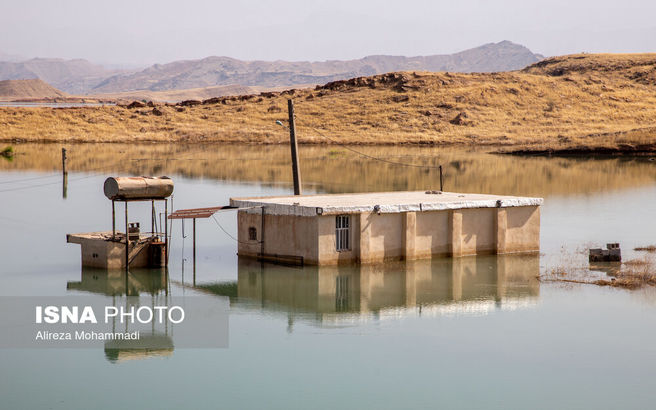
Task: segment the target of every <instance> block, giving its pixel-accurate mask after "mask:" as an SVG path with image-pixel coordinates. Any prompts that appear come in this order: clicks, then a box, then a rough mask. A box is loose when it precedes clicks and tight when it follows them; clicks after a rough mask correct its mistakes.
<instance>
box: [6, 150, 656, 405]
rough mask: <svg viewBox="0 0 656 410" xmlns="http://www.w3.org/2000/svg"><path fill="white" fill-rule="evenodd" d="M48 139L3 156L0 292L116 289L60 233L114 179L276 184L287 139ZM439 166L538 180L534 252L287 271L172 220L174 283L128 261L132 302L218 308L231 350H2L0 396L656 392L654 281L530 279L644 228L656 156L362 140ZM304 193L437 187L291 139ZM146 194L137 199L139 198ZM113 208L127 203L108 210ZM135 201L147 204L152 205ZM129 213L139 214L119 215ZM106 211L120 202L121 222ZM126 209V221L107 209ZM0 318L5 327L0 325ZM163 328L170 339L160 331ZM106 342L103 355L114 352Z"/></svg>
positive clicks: (92, 218) (241, 188)
mask: <svg viewBox="0 0 656 410" xmlns="http://www.w3.org/2000/svg"><path fill="white" fill-rule="evenodd" d="M60 148H61V147H60V146H52V145H42V146H40V145H19V146H17V147H16V151H17V155H16V157H15V158H14V160H13V161H11V162H9V161H6V160H2V159H0V232H2V235H0V249H1V250H0V259H1V263H0V295H23V296H36V295H54V296H65V295H66V296H71V297H73V296H75V295H81V294H84V295H95V296H94V297H98V298H109V296H110V295H115V296H116V297H119V298H120V297H122V295H123V294H124V293H125V277H124V276H122V275H121V274H118V275H114V276H107V275H105V276H103V275H98V273H97V272H95V271H88V270H83V269H81V267H80V260H79V259H80V254H79V253H80V250H79V247H78V246H77V245H73V244H66V240H65V235H66V234H67V233H72V232H89V231H97V230H107V229H111V203H110V202H109V201H108V200H107V199H106V198H105V197H104V196H103V195H102V183H103V181H104V179H105V178H106V177H107V176H109V175H117V174H122V175H124V174H133V175H144V174H146V175H148V174H155V175H160V174H167V175H169V176H171V177H173V178H174V181H175V193H174V199H173V208H175V209H180V208H190V207H202V206H213V205H222V204H227V202H228V199H229V198H230V197H233V196H252V195H274V194H288V193H289V192H290V189H291V187H290V180H291V172H290V170H289V166H288V157H287V155H288V152H287V150H288V149H287V147H256V146H247V147H234V146H227V147H226V146H207V147H181V146H160V145H153V146H150V145H143V146H139V145H133V146H122V145H110V146H99V145H95V146H72V147H68V148H69V158H70V160H69V169H70V171H69V175H68V187H67V192H66V196H67V198H66V199H64V198H62V184H61V175H60V174H59V168H58V167H59V166H60V161H61V158H60V156H59V155H60ZM358 149H359V150H362V151H365V152H367V153H368V154H371V155H375V156H380V157H385V158H387V159H390V160H394V161H401V162H412V163H416V164H424V165H436V164H440V163H441V164H445V171H446V179H445V182H446V187H445V189H446V190H453V191H462V192H486V193H497V194H519V195H536V196H543V197H544V198H545V203H544V205H543V207H542V230H541V246H542V254H541V255H539V256H503V257H501V256H500V257H490V256H487V257H469V258H462V259H460V260H451V259H438V260H434V261H417V262H413V263H407V264H406V263H389V264H385V265H380V266H374V267H343V268H322V269H317V268H304V269H298V268H289V267H280V266H273V265H265V266H261V265H260V264H253V263H252V262H248V261H244V260H239V259H238V258H237V256H236V249H237V247H236V243H235V242H234V240H232V239H231V238H230V237H229V236H228V235H227V234H226V233H224V232H223V231H222V230H221V229H220V228H219V226H218V224H220V225H221V227H222V228H223V229H225V230H226V231H227V232H228V233H231V234H233V235H234V233H235V232H236V218H235V215H234V214H231V213H224V214H219V215H217V222H218V224H217V223H215V221H213V220H211V219H209V220H203V221H200V220H199V222H198V226H197V228H198V233H197V235H198V243H199V246H198V257H199V259H198V266H197V270H196V274H195V275H194V274H193V272H192V270H191V252H190V250H191V238H190V229H189V226H187V227H185V231H184V234H185V235H187V237H186V238H183V232H182V227H181V225H180V223H179V222H178V221H176V222H175V223H174V224H173V227H172V228H173V230H172V241H173V242H172V251H171V260H170V266H169V280H168V282H167V281H166V279H165V278H164V281H162V280H161V276H157V275H159V274H156V273H152V272H135V273H134V274H132V275H131V277H130V278H129V279H130V281H129V285H128V287H129V291H130V293H131V294H135V293H139V294H140V298H141V299H142V300H143V301H144V303H149V301H150V299H151V298H152V297H153V295H161V294H162V293H165V292H166V291H167V290H168V292H169V294H171V295H175V296H185V297H187V296H188V297H195V295H203V297H210V298H217V299H219V300H221V301H225V302H227V303H229V304H230V347H229V348H227V349H182V348H175V349H174V350H172V351H166V352H153V354H150V355H147V354H134V353H133V352H132V353H130V352H118V353H117V354H113V355H110V354H108V353H107V352H104V351H103V350H102V349H40V350H39V349H0V369H2V371H0V408H2V409H5V408H7V409H37V408H48V409H50V408H53V409H109V408H158V409H177V408H190V409H204V408H207V409H210V408H211V409H215V408H230V409H234V408H238V409H242V408H244V409H259V408H279V409H289V408H302V409H305V408H327V409H328V408H330V409H333V408H354V409H355V408H357V409H362V408H383V409H388V408H389V409H398V408H431V409H432V408H449V409H526V408H537V409H553V408H563V409H617V408H623V409H646V408H652V407H653V403H654V400H655V399H656V393H654V391H655V388H656V379H654V376H653V375H654V368H655V366H656V343H654V341H655V340H656V327H655V326H654V323H655V319H656V293H655V292H653V291H650V290H640V291H625V290H616V289H606V288H599V287H594V286H564V285H561V284H550V283H540V282H538V281H537V280H536V279H535V277H536V276H537V275H538V274H540V273H544V272H546V271H548V270H549V269H550V267H553V266H554V265H556V264H558V263H560V261H561V260H562V258H563V254H564V253H567V254H568V255H569V256H567V258H570V259H571V260H573V261H575V263H584V262H585V255H582V254H580V253H577V250H578V249H584V248H587V247H589V246H590V245H591V244H596V245H601V244H605V243H606V242H611V241H612V242H620V243H621V245H622V248H623V253H624V257H625V259H630V258H636V257H640V255H639V254H637V253H635V252H633V251H631V249H632V248H633V247H635V246H639V245H647V244H654V243H656V234H655V233H654V232H656V218H654V211H655V210H656V208H655V207H654V203H655V200H656V169H654V168H655V167H654V165H655V164H656V162H653V161H649V158H633V159H604V158H598V159H591V160H577V159H559V158H509V157H500V156H496V155H489V154H485V153H483V152H478V151H465V150H440V149H434V148H424V149H420V148H375V147H371V148H363V147H360V148H358ZM301 161H302V166H303V177H304V187H305V190H306V192H307V193H311V192H352V191H377V190H403V189H428V188H431V189H434V188H435V187H436V185H435V184H436V180H437V179H436V175H435V173H434V171H425V170H423V169H415V168H403V167H396V166H393V165H390V164H385V163H380V162H374V161H371V160H367V159H362V158H357V157H355V156H353V155H352V154H350V153H348V152H346V151H343V150H340V149H334V148H318V147H303V148H302V149H301ZM141 208H143V209H141ZM120 209H122V208H120ZM131 215H133V216H134V219H137V220H141V221H144V222H145V221H148V220H149V208H148V207H147V206H139V205H134V206H132V207H131ZM131 219H133V218H131ZM119 220H120V218H119ZM119 224H120V223H119ZM0 331H3V329H0ZM173 340H174V341H175V337H173ZM115 353H116V352H115Z"/></svg>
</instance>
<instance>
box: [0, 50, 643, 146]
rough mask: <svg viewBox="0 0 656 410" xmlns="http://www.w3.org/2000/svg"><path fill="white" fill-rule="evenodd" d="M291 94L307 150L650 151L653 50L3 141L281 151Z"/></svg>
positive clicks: (20, 131) (233, 100)
mask: <svg viewBox="0 0 656 410" xmlns="http://www.w3.org/2000/svg"><path fill="white" fill-rule="evenodd" d="M399 97H403V98H401V99H400V98H399ZM406 97H407V98H406ZM287 98H293V99H294V100H295V103H296V114H297V118H298V119H297V128H298V138H299V142H300V143H305V144H331V143H335V142H336V143H345V144H422V145H425V144H464V145H478V146H481V145H496V146H504V147H507V148H509V149H510V148H512V149H528V150H532V151H534V150H574V151H575V150H586V149H590V150H593V151H595V150H596V151H595V152H597V151H599V150H600V151H601V152H603V151H604V150H606V151H608V152H619V151H629V152H656V142H655V138H654V135H656V55H654V54H641V55H588V54H586V55H574V56H566V57H558V58H552V59H547V60H544V61H543V62H540V63H537V64H534V65H533V66H531V67H529V68H527V69H525V70H522V71H518V72H504V73H489V74H485V73H483V74H481V73H478V74H477V73H474V74H454V73H392V74H384V75H377V76H372V77H361V78H356V79H352V80H346V81H337V82H334V83H329V84H326V85H325V86H321V87H316V88H314V89H303V90H289V91H284V92H282V93H277V92H267V93H262V94H260V95H259V96H258V95H255V96H242V97H234V96H233V97H222V98H213V99H210V100H206V101H204V102H203V103H202V104H200V103H194V104H191V103H190V104H184V103H181V104H180V105H178V106H164V105H162V106H160V107H159V110H160V111H161V112H162V114H163V115H161V116H156V115H153V114H152V108H150V109H145V108H133V109H128V108H125V107H85V108H66V109H51V108H7V107H5V108H2V109H0V130H1V131H0V140H4V141H41V142H43V141H68V142H73V141H75V142H153V141H155V142H174V141H175V142H208V141H217V142H245V143H258V144H277V143H285V142H287V140H288V136H287V134H286V133H285V132H283V131H282V130H281V129H279V128H278V127H276V126H275V122H276V121H277V120H279V121H282V122H286V117H287V113H286V109H285V107H286V101H285V100H286V99H287ZM182 106H184V107H185V110H184V111H182V112H180V111H179V110H178V108H181V107H182ZM313 113H321V114H322V115H312V114H313ZM325 136H329V137H330V139H327V138H325Z"/></svg>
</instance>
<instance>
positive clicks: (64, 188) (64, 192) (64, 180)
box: [62, 148, 68, 199]
mask: <svg viewBox="0 0 656 410" xmlns="http://www.w3.org/2000/svg"><path fill="white" fill-rule="evenodd" d="M67 197H68V170H67V169H66V148H62V198H64V199H66V198H67Z"/></svg>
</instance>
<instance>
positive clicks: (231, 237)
mask: <svg viewBox="0 0 656 410" xmlns="http://www.w3.org/2000/svg"><path fill="white" fill-rule="evenodd" d="M212 219H214V222H215V223H216V224H217V225H218V227H219V228H221V230H222V231H223V233H225V234H226V235H228V236H229V237H230V239H232V240H233V241H235V242H237V243H245V244H251V243H253V242H244V241H240V240H239V239H237V238H235V237H234V236H232V235H231V234H230V233H228V231H226V230H225V229H224V228H223V226H221V224H220V223H219V221H217V220H216V218H215V217H214V215H212ZM255 243H262V242H261V241H257V242H255Z"/></svg>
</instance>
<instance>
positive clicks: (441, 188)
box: [440, 165, 444, 191]
mask: <svg viewBox="0 0 656 410" xmlns="http://www.w3.org/2000/svg"><path fill="white" fill-rule="evenodd" d="M440 191H444V180H443V179H442V165H440Z"/></svg>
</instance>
